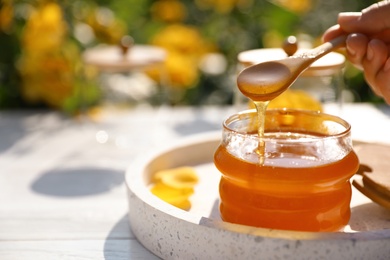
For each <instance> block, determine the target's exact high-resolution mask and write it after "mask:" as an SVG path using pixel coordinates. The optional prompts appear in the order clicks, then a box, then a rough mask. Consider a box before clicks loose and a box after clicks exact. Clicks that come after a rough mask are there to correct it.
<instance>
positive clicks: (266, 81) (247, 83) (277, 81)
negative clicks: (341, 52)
mask: <svg viewBox="0 0 390 260" xmlns="http://www.w3.org/2000/svg"><path fill="white" fill-rule="evenodd" d="M346 37H347V36H345V35H342V36H339V37H337V38H335V39H333V40H331V41H329V42H325V43H324V44H322V45H320V46H318V47H316V48H314V49H311V50H308V51H306V52H303V53H299V54H295V55H292V56H290V57H287V58H284V59H281V60H275V61H268V62H262V63H258V64H255V65H252V66H250V67H247V68H246V69H244V70H242V71H241V72H240V73H239V75H238V77H237V86H238V89H239V90H240V91H241V92H242V94H244V96H246V97H248V98H249V99H251V100H252V101H253V102H254V103H255V106H256V109H257V112H258V124H259V132H258V135H259V148H258V154H259V156H260V163H261V164H262V163H263V162H264V151H265V144H264V140H263V139H264V122H265V110H266V108H267V105H268V103H269V102H270V101H271V100H273V99H274V98H276V97H277V96H279V95H280V94H282V93H283V92H284V91H286V90H287V89H288V88H289V87H290V86H291V85H292V84H293V83H294V81H295V80H296V79H297V78H298V76H299V75H300V74H301V73H302V72H304V71H305V70H306V69H307V68H308V67H309V66H310V65H311V64H312V63H313V62H315V61H316V60H318V59H319V58H321V57H323V56H324V55H326V54H328V53H329V52H331V51H333V50H335V49H337V48H339V47H342V46H343V45H345V40H346Z"/></svg>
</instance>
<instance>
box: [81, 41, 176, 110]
mask: <svg viewBox="0 0 390 260" xmlns="http://www.w3.org/2000/svg"><path fill="white" fill-rule="evenodd" d="M82 58H83V61H84V63H85V65H86V66H90V67H93V68H95V69H97V70H98V72H99V74H100V75H99V77H100V80H101V81H100V82H101V85H102V91H103V99H104V100H103V103H104V105H105V106H112V105H113V106H125V107H127V106H129V105H131V104H132V103H139V102H143V101H147V102H151V103H158V104H162V103H164V102H165V99H166V97H165V95H166V88H167V85H168V78H167V73H166V69H165V60H166V51H165V50H164V49H163V48H160V47H156V46H152V45H138V44H133V40H132V38H131V37H129V36H125V37H123V38H122V41H121V44H120V45H98V46H96V47H93V48H89V49H86V50H85V52H84V53H83V56H82ZM147 71H154V72H157V74H158V77H157V78H158V82H156V81H155V80H153V79H152V78H151V77H149V76H148V75H147V73H146V72H147ZM153 98H154V100H151V99H153Z"/></svg>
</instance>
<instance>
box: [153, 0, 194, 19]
mask: <svg viewBox="0 0 390 260" xmlns="http://www.w3.org/2000/svg"><path fill="white" fill-rule="evenodd" d="M151 13H152V16H153V18H154V19H156V20H161V21H164V22H182V21H184V19H185V18H186V17H187V10H186V7H185V6H184V4H182V3H181V2H180V1H178V0H159V1H156V2H154V3H153V5H152V6H151Z"/></svg>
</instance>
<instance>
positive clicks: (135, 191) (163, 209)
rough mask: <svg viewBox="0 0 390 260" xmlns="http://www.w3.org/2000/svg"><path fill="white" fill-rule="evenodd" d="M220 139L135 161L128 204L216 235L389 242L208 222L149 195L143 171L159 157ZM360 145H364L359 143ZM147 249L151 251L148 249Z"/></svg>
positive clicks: (210, 135) (385, 237)
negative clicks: (201, 227) (208, 229)
mask: <svg viewBox="0 0 390 260" xmlns="http://www.w3.org/2000/svg"><path fill="white" fill-rule="evenodd" d="M220 138H221V133H220V131H214V132H206V133H202V134H195V135H192V136H188V137H183V138H180V139H179V140H177V141H175V142H174V143H172V144H170V145H168V146H164V147H161V148H160V149H157V150H156V151H153V152H150V153H148V154H147V155H146V156H145V155H143V156H141V157H139V158H138V160H136V161H135V163H134V164H133V165H132V166H131V167H129V168H128V169H127V170H126V173H125V182H126V187H127V190H128V194H129V200H134V199H136V200H139V202H142V203H143V204H144V206H146V207H148V208H150V209H153V210H154V211H157V212H160V213H162V214H163V215H168V217H170V218H172V219H173V220H176V221H179V222H184V224H185V225H186V224H187V225H195V226H203V227H206V228H210V229H212V230H215V231H223V233H226V232H227V233H228V235H232V236H236V237H237V236H238V237H240V236H252V237H254V238H261V239H274V240H275V239H276V240H285V241H301V243H302V242H304V241H306V242H308V243H313V242H319V243H323V242H326V241H333V242H334V241H339V242H342V241H348V242H352V243H353V245H355V244H356V243H369V244H372V243H370V242H375V241H387V242H389V241H390V229H383V230H374V231H360V232H301V231H290V230H276V229H266V228H257V227H250V226H244V225H238V224H233V223H228V222H223V221H222V220H216V219H209V218H207V217H204V216H200V215H199V214H194V213H193V212H187V211H184V210H181V209H179V208H176V207H174V206H172V205H170V204H168V203H166V202H164V201H162V200H160V199H159V198H157V197H156V196H154V195H153V194H152V193H151V192H149V190H148V189H147V187H146V186H145V185H143V186H142V179H143V177H144V176H140V175H144V171H145V170H146V169H145V166H147V165H148V164H150V163H151V162H152V161H153V160H154V159H155V158H157V157H158V156H161V155H163V154H166V153H169V152H171V151H173V150H175V149H179V148H182V147H188V146H196V145H199V144H201V143H216V145H217V144H218V142H219V140H220ZM357 142H358V143H364V142H359V141H357ZM384 145H386V144H384ZM129 206H130V209H129V210H131V207H132V203H130V202H129ZM135 217H136V216H134V214H132V216H129V221H130V225H131V226H132V228H134V226H133V222H134V218H135ZM135 235H136V237H137V238H138V239H139V240H140V241H141V243H143V244H144V243H146V242H145V241H143V240H142V238H140V235H139V234H138V235H137V233H136V232H135ZM144 245H145V244H144ZM145 246H146V247H147V248H149V247H148V246H147V245H145ZM149 249H150V248H149ZM388 250H389V249H388ZM152 251H153V250H152ZM153 252H154V251H153ZM389 253H390V251H389Z"/></svg>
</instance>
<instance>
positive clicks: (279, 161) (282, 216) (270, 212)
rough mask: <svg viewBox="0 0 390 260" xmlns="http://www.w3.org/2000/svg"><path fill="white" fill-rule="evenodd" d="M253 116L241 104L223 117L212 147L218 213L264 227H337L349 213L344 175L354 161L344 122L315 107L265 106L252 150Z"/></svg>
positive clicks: (255, 123) (255, 128)
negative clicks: (219, 138) (261, 127)
mask: <svg viewBox="0 0 390 260" xmlns="http://www.w3.org/2000/svg"><path fill="white" fill-rule="evenodd" d="M258 118H259V117H258V115H257V112H256V111H255V110H248V111H244V112H241V113H238V114H235V115H232V116H231V117H229V118H228V119H227V120H226V121H225V122H224V124H223V134H222V142H221V144H220V146H219V147H218V149H217V151H216V152H215V155H214V163H215V165H216V167H217V168H218V170H219V171H220V172H221V174H222V177H221V181H220V186H219V192H220V200H221V201H220V213H221V217H222V219H223V220H224V221H227V222H231V223H237V224H244V225H250V226H255V227H263V228H271V229H286V230H299V231H337V230H340V229H342V228H343V227H344V226H345V225H346V224H347V223H348V221H349V218H350V201H351V184H350V181H349V179H350V178H351V176H352V175H353V174H354V173H355V172H356V171H357V169H358V166H359V161H358V158H357V156H356V154H355V153H354V151H353V149H352V140H351V136H350V125H349V124H348V123H347V122H346V121H344V120H342V119H341V118H338V117H336V116H331V115H327V114H323V113H318V112H310V111H302V110H287V109H284V110H268V111H267V112H266V116H265V124H264V136H263V141H264V147H265V150H264V151H263V153H262V154H259V153H258V149H259V147H258V145H259V144H258V142H259V136H258V120H259V119H258ZM260 156H263V159H262V160H260V158H259V157H260Z"/></svg>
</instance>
